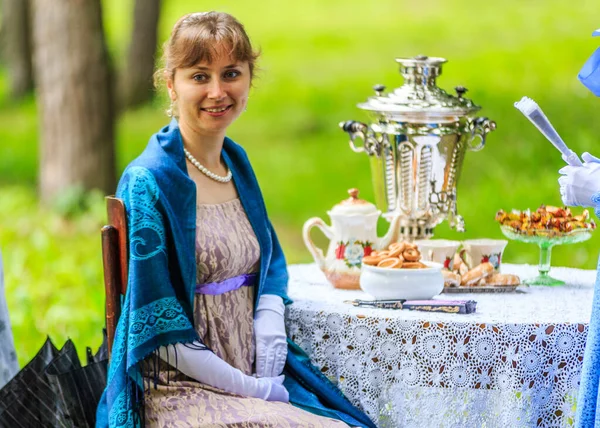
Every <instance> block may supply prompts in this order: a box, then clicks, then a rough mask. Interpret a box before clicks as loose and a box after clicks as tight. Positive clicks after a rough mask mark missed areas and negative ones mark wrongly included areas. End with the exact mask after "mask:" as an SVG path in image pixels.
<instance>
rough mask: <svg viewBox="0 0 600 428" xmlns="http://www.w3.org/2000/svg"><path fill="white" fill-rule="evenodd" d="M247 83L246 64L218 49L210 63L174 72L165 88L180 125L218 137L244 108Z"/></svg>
mask: <svg viewBox="0 0 600 428" xmlns="http://www.w3.org/2000/svg"><path fill="white" fill-rule="evenodd" d="M250 80H251V79H250V67H249V64H248V62H239V61H236V60H235V59H233V58H231V57H230V56H229V51H228V49H226V48H225V47H223V46H220V47H219V48H218V49H217V55H215V57H214V58H213V61H212V62H211V63H208V62H201V63H199V64H196V65H195V66H192V67H189V68H178V69H176V70H175V75H174V78H173V79H169V80H168V81H167V87H168V89H169V96H170V97H171V100H173V101H174V102H175V103H176V105H177V110H178V113H179V122H180V125H184V126H187V127H190V128H192V129H193V130H194V131H195V132H197V133H198V134H200V135H207V136H219V135H224V134H225V131H226V129H227V127H228V126H229V125H231V123H232V122H233V121H234V120H235V119H237V118H238V116H239V115H240V114H241V113H242V112H243V111H244V109H245V108H246V103H247V102H248V93H249V92H250Z"/></svg>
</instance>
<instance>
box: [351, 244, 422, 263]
mask: <svg viewBox="0 0 600 428" xmlns="http://www.w3.org/2000/svg"><path fill="white" fill-rule="evenodd" d="M362 262H363V264H366V265H370V266H377V267H381V268H388V269H422V268H426V267H427V265H425V264H423V263H422V262H421V252H420V251H419V249H418V248H417V246H416V245H415V244H411V243H410V242H394V243H393V244H390V246H389V247H388V248H387V249H385V250H381V251H373V252H372V253H371V254H369V255H368V256H365V257H363V259H362Z"/></svg>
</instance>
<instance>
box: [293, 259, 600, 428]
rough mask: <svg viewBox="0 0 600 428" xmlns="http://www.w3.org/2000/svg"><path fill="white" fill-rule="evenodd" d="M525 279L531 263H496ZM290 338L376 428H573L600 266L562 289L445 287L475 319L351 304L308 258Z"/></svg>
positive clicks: (533, 270) (298, 283) (296, 286)
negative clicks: (458, 290) (469, 303)
mask: <svg viewBox="0 0 600 428" xmlns="http://www.w3.org/2000/svg"><path fill="white" fill-rule="evenodd" d="M502 272H503V273H514V274H517V275H519V276H520V277H521V278H522V279H525V278H529V277H533V276H535V275H536V274H537V266H530V265H511V264H503V266H502ZM289 273H290V282H289V295H290V297H291V298H292V299H293V300H294V303H293V304H292V305H289V306H288V307H287V313H286V326H287V332H288V335H289V337H290V338H291V339H292V340H294V341H295V342H296V343H298V345H299V346H301V347H302V348H303V349H304V350H305V351H306V352H307V353H308V355H309V356H310V358H311V360H312V362H313V364H315V365H316V366H317V367H318V368H319V369H320V370H321V372H322V373H323V374H325V375H326V376H327V377H328V378H329V379H331V380H332V381H333V382H334V383H336V384H337V385H338V386H339V387H340V388H341V390H342V391H343V392H344V393H345V394H346V396H347V397H348V398H349V399H350V400H351V401H352V402H353V403H354V404H356V405H357V406H358V407H360V408H361V409H363V410H364V411H365V412H366V413H367V414H368V415H369V416H370V417H371V418H372V419H373V421H374V422H375V423H376V424H377V425H378V426H380V427H483V426H485V427H499V428H500V427H502V428H504V427H530V426H543V427H554V426H557V427H558V426H561V427H562V426H570V425H571V424H572V423H573V420H574V414H575V404H576V399H577V390H578V387H579V379H580V372H581V366H582V362H583V351H584V348H585V338H586V335H587V324H588V322H589V319H590V313H591V305H592V296H593V289H594V281H595V278H596V271H593V270H581V269H570V268H556V267H555V268H552V275H553V276H554V277H556V278H558V279H562V280H564V281H566V283H567V284H566V285H565V286H562V287H538V286H532V287H519V288H518V291H517V292H512V293H494V294H487V293H486V294H484V293H470V294H469V293H465V294H442V295H441V297H442V298H444V299H453V300H454V299H455V300H475V301H477V312H476V313H475V314H466V315H459V314H446V313H432V312H421V311H409V310H393V309H373V308H363V307H354V306H352V305H350V304H348V303H344V301H347V300H353V299H363V300H368V299H371V298H370V296H369V295H367V294H366V293H364V292H362V291H360V290H357V291H349V290H338V289H334V288H333V287H332V286H331V285H330V284H329V283H328V282H327V280H326V279H325V276H324V275H323V273H322V272H321V271H320V270H319V269H318V268H317V266H316V265H315V264H304V265H291V266H289Z"/></svg>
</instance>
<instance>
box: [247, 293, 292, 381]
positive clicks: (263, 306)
mask: <svg viewBox="0 0 600 428" xmlns="http://www.w3.org/2000/svg"><path fill="white" fill-rule="evenodd" d="M284 314H285V306H284V304H283V299H282V298H281V297H279V296H276V295H274V294H263V295H262V296H260V299H259V301H258V307H257V308H256V313H255V314H254V339H255V342H256V375H257V376H258V377H274V376H278V375H280V374H281V372H282V371H283V366H284V365H285V360H286V358H287V340H286V334H285V322H284Z"/></svg>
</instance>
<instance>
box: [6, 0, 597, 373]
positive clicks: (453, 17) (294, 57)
mask: <svg viewBox="0 0 600 428" xmlns="http://www.w3.org/2000/svg"><path fill="white" fill-rule="evenodd" d="M131 4H132V1H131V0H127V1H121V0H105V1H104V5H105V26H106V31H107V36H108V41H109V47H110V50H111V53H112V55H113V58H114V62H115V64H116V65H117V66H122V65H123V58H124V54H125V52H126V49H127V45H128V34H129V31H130V29H131ZM213 8H214V9H218V10H224V11H226V12H230V13H232V14H233V15H235V16H236V17H238V18H239V19H240V20H241V21H242V22H243V23H244V24H245V26H246V28H247V30H248V32H249V34H250V35H251V37H252V39H253V42H254V43H255V44H256V45H257V46H259V47H260V48H261V49H262V57H261V59H260V64H259V65H260V69H261V71H260V73H259V76H258V79H257V80H256V82H255V88H254V89H253V90H252V93H251V98H250V103H249V108H248V111H247V112H246V113H244V115H243V116H242V117H241V118H240V119H239V120H238V121H237V122H236V123H235V124H234V125H233V126H232V128H231V132H230V133H229V134H230V136H231V137H232V138H234V139H235V140H236V141H238V142H239V143H241V144H242V145H243V146H244V147H245V148H246V149H247V151H248V153H249V155H250V157H251V160H252V162H253V165H254V167H255V169H256V173H257V176H258V178H259V180H260V182H261V185H262V190H263V193H264V196H265V200H266V202H267V205H268V208H269V212H270V215H271V217H272V219H273V223H274V224H275V227H276V229H277V231H278V233H279V235H280V237H281V240H282V245H283V247H284V250H285V252H286V255H287V257H288V260H289V261H290V262H292V263H297V262H309V261H310V255H309V253H308V251H306V249H305V248H304V246H303V243H302V240H301V236H300V231H301V228H302V224H303V222H304V221H305V220H306V219H308V218H309V217H312V216H315V215H318V216H322V217H326V213H325V212H326V210H328V209H329V208H330V207H331V206H332V205H333V204H335V203H337V202H338V201H339V200H340V199H342V198H344V197H345V196H346V189H348V188H350V187H359V188H360V189H361V195H362V196H363V197H364V198H366V199H371V200H372V199H373V189H372V188H371V178H370V172H369V161H368V158H367V156H365V155H359V154H355V153H353V152H352V151H351V150H350V149H349V148H348V145H347V138H346V135H345V134H344V133H342V132H341V131H340V130H339V129H338V127H337V124H338V123H339V122H340V121H344V120H347V119H357V120H362V121H368V118H367V116H366V115H365V114H364V113H363V112H362V111H360V110H359V109H358V108H356V104H357V103H358V102H362V101H364V100H365V99H366V98H367V97H368V96H370V95H371V94H372V89H371V88H372V86H373V85H374V84H375V83H383V84H386V85H387V86H388V88H394V87H397V86H399V85H400V84H401V83H402V82H401V77H400V75H399V74H398V72H397V67H396V64H395V62H394V58H395V57H397V56H413V55H416V54H421V53H423V54H427V55H432V56H434V55H435V56H443V57H446V58H448V59H449V62H448V64H446V65H445V67H444V70H443V74H442V76H441V77H440V78H439V79H438V84H439V85H440V86H441V87H443V88H445V89H447V90H448V91H451V90H452V88H453V87H454V86H457V85H464V86H466V87H467V88H469V92H468V94H467V96H468V97H469V98H471V99H473V100H474V101H475V102H476V103H477V104H479V105H481V106H482V107H483V109H482V111H481V114H482V115H484V116H488V117H490V118H492V119H494V120H495V121H496V122H497V124H498V129H497V130H496V131H495V132H493V133H492V134H490V136H489V140H488V144H487V146H486V147H485V149H484V150H483V151H481V152H477V153H469V154H468V155H467V157H466V159H465V163H464V170H463V173H462V177H461V182H460V184H459V187H458V205H459V211H460V213H461V214H462V215H463V217H464V218H465V221H466V224H467V232H466V233H464V234H462V235H461V234H458V233H456V232H454V231H451V230H449V229H448V227H447V225H446V224H442V225H441V226H439V227H438V228H437V229H436V237H445V238H452V239H469V238H477V237H501V234H500V231H499V228H498V226H497V224H496V223H495V222H494V220H493V217H494V214H495V212H496V211H497V210H498V209H500V208H502V209H505V210H508V209H512V208H518V209H523V208H535V207H537V206H539V205H540V204H541V203H546V204H560V197H559V194H558V184H557V178H558V174H557V171H558V169H559V168H560V167H561V166H562V165H563V162H562V160H561V159H560V156H559V154H558V153H557V152H556V150H554V149H553V148H552V147H551V146H550V144H549V143H548V142H547V141H545V140H544V138H543V137H542V136H541V135H540V134H539V132H538V131H537V130H536V129H535V128H534V127H533V126H532V125H531V124H530V123H529V122H528V121H527V120H526V119H524V118H523V117H522V116H521V115H520V113H519V112H518V111H517V110H516V109H515V108H514V107H513V106H512V105H513V102H514V101H516V100H518V99H520V98H521V96H523V95H528V96H531V97H532V98H534V99H536V100H537V101H538V102H539V104H540V105H541V106H542V107H543V109H544V110H545V112H546V113H547V115H548V116H549V117H550V118H551V120H552V122H553V123H554V124H555V126H556V128H557V130H558V131H559V132H560V133H561V135H562V136H563V138H564V139H565V141H566V142H567V143H568V144H569V145H571V146H572V148H573V149H575V150H576V151H578V152H581V151H585V150H589V151H590V152H592V153H595V154H596V155H600V146H599V145H598V142H599V141H600V121H599V120H598V111H599V110H598V108H599V106H600V100H599V99H597V98H596V97H594V96H593V95H591V94H590V93H588V92H587V91H586V89H585V88H583V86H582V85H580V84H579V83H578V81H577V79H576V75H577V72H578V71H579V68H580V67H581V65H582V64H583V63H584V61H585V60H586V59H587V57H588V56H589V55H590V54H591V53H592V52H593V50H594V49H596V48H597V46H598V39H596V40H594V39H593V38H592V37H590V34H591V32H592V30H593V29H595V28H597V26H598V22H597V18H596V17H597V4H596V2H595V1H592V0H583V1H579V2H577V5H576V7H575V6H574V5H573V4H570V3H568V2H563V1H559V0H548V1H544V2H523V1H517V0H506V1H504V2H502V3H497V2H496V3H491V4H483V3H480V2H477V3H476V2H473V1H466V0H452V1H450V0H448V1H441V0H438V1H435V0H423V1H419V2H416V1H406V0H405V1H401V0H381V1H377V2H365V1H360V2H359V1H352V2H348V1H347V0H346V1H342V0H328V1H322V0H306V1H303V2H285V3H282V2H276V1H274V0H262V1H260V2H240V1H233V0H229V1H221V2H215V3H209V2H193V1H191V0H185V1H177V2H164V10H163V14H162V17H161V21H160V39H161V41H164V40H165V39H166V37H167V36H168V33H169V31H170V28H171V27H172V25H173V23H174V22H175V20H176V19H177V18H178V17H179V16H181V15H182V14H183V13H186V12H191V11H198V10H209V9H213ZM5 94H6V82H5V76H4V74H3V72H2V70H1V69H0V139H1V141H2V149H1V151H0V153H1V155H0V184H2V185H3V187H2V191H1V192H0V214H1V215H0V219H1V221H0V247H1V248H2V251H3V256H4V259H5V270H6V275H7V278H6V280H7V281H6V282H7V284H6V285H7V297H8V303H9V308H10V314H11V320H12V324H13V329H14V334H15V341H16V342H17V348H18V349H17V351H18V355H19V360H20V362H21V363H25V362H26V361H27V360H29V359H30V358H31V357H32V356H33V354H34V353H35V351H36V350H37V349H38V348H39V346H41V344H42V340H43V337H44V336H45V335H46V334H50V335H51V336H52V337H53V339H55V341H56V342H57V343H59V342H61V341H62V340H63V339H65V338H66V337H67V336H70V337H72V338H73V339H74V340H75V343H76V344H77V345H79V347H80V352H81V351H82V350H83V347H85V346H86V345H93V346H96V345H97V344H98V343H99V339H100V337H99V336H100V334H99V331H100V326H101V325H102V317H103V314H104V311H103V285H102V267H101V260H100V237H99V226H100V225H101V223H102V217H103V214H102V212H101V210H102V208H101V201H98V200H96V202H95V204H96V205H94V203H93V204H92V205H93V206H95V207H96V208H95V210H96V211H94V213H93V214H90V215H77V216H75V217H74V218H72V219H71V220H61V219H60V218H59V216H58V215H57V214H55V213H54V212H53V211H51V210H48V209H45V208H39V207H38V206H37V203H36V197H35V185H36V180H37V162H38V159H37V147H38V138H37V136H38V129H37V123H38V122H37V112H36V106H35V101H34V99H33V97H32V98H30V99H26V100H24V101H22V102H20V103H18V104H15V103H11V102H10V101H9V100H7V99H6V96H5ZM164 107H166V104H165V102H164V98H162V97H158V98H157V99H156V100H155V102H154V103H152V104H151V105H148V106H145V107H143V108H141V109H137V110H135V111H130V112H127V113H125V114H124V115H123V116H122V117H121V118H120V119H119V122H118V128H117V151H118V168H119V170H122V169H123V168H124V167H125V165H126V164H127V163H128V162H129V161H130V160H131V159H132V158H133V157H134V156H136V155H137V154H138V153H139V152H140V151H141V150H142V149H143V147H144V146H145V144H146V142H147V140H148V137H149V136H150V135H151V133H153V132H155V131H156V130H157V129H158V128H159V127H160V126H162V124H165V123H166V122H167V118H166V117H165V116H164V114H163V110H164ZM14 201H20V202H19V204H17V203H15V202H14ZM99 206H100V207H99ZM380 226H381V229H382V231H383V229H384V228H385V225H384V224H383V222H382V223H381V225H380ZM315 235H316V234H315ZM317 241H318V242H319V243H320V244H321V245H324V244H325V243H324V239H323V238H317ZM599 243H600V236H594V237H593V238H592V239H591V240H590V241H587V242H585V243H582V244H577V245H571V246H564V247H557V248H555V249H554V251H553V264H554V265H563V266H572V267H581V268H594V266H595V261H596V259H597V255H598V247H599V245H598V244H599ZM537 257H538V251H537V249H536V248H535V247H534V246H532V245H528V244H520V243H515V242H511V243H510V244H509V245H508V247H507V249H506V253H505V261H507V262H513V263H537Z"/></svg>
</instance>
